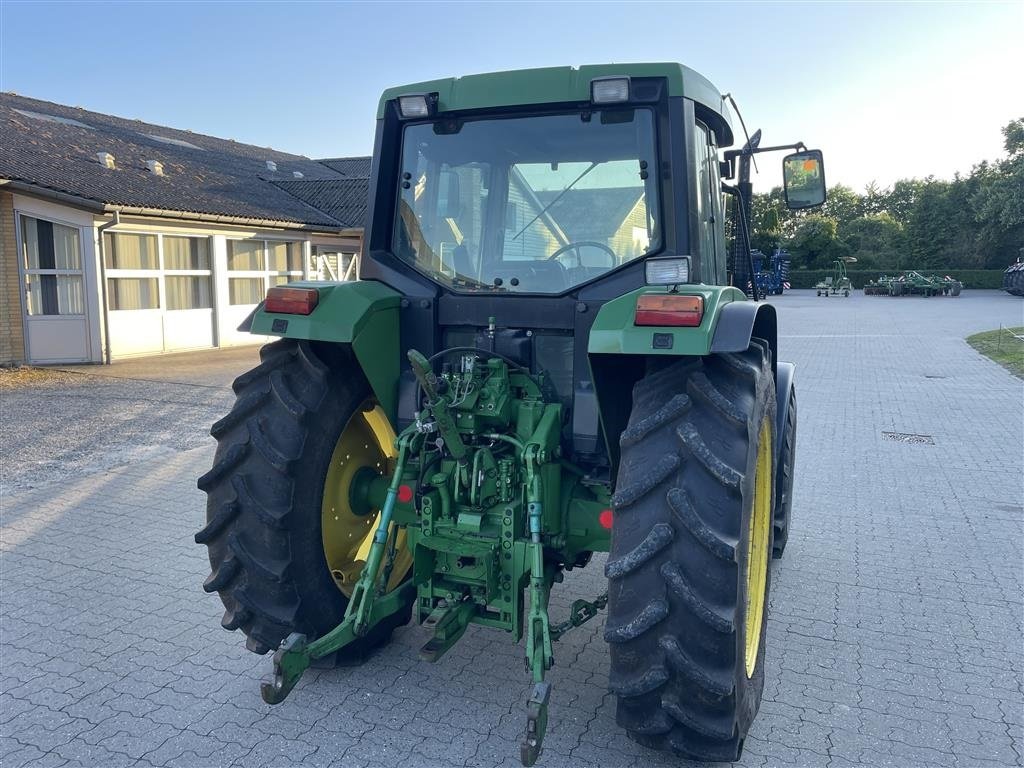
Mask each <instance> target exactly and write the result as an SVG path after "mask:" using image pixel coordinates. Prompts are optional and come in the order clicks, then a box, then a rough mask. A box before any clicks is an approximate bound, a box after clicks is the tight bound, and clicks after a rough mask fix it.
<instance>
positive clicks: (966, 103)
mask: <svg viewBox="0 0 1024 768" xmlns="http://www.w3.org/2000/svg"><path fill="white" fill-rule="evenodd" d="M1021 29H1024V0H1014V1H1013V2H992V3H986V2H970V3H938V2H932V3H925V2H920V3H880V2H870V3H869V2H861V3H839V2H835V3H826V2H820V3H795V2H794V3H769V2H756V3H754V2H751V3H739V2H737V3H727V2H720V3H699V2H694V3H682V2H680V3H670V2H662V3H628V4H627V3H611V2H594V1H592V2H582V3H559V2H553V1H550V0H547V1H545V2H527V1H525V0H521V1H520V2H516V3H504V2H472V3H452V2H445V3H442V2H436V3H429V2H417V3H385V2H375V3H358V2H344V3H343V2H292V3H283V2H261V3H256V2H252V3H241V2H219V3H212V2H178V3H162V2H131V3H89V2H66V3H49V2H13V1H12V0H0V90H3V91H14V92H17V93H20V94H22V95H25V96H32V97H34V98H40V99H46V100H49V101H55V102H59V103H62V104H70V105H75V106H81V107H83V108H86V109H90V110H94V111H98V112H104V113H108V114H114V115H119V116H122V117H128V118H138V119H141V120H145V121H147V122H152V123H157V124H160V125H167V126H172V127H175V128H184V129H190V130H193V131H196V132H198V133H206V134H211V135H214V136H219V137H223V138H232V139H235V140H237V141H240V142H245V143H249V144H255V145H259V146H271V147H274V148H275V149H279V150H282V151H286V152H294V153H297V154H302V155H307V156H309V157H316V158H321V157H338V156H347V155H360V154H370V153H371V152H372V149H373V132H374V119H375V116H376V104H377V99H378V97H379V95H380V92H381V91H382V90H383V89H384V88H386V87H389V86H393V85H401V84H402V83H409V82H416V81H419V80H427V79H431V78H436V77H447V76H452V75H464V74H472V73H475V72H488V71H496V70H505V69H522V68H527V67H539V66H557V65H579V64H590V63H605V62H629V61H679V62H681V63H683V64H686V65H688V66H690V67H692V68H693V69H696V70H697V71H698V72H701V73H702V74H704V75H705V76H706V77H708V78H709V79H710V80H711V81H712V82H713V83H714V84H715V85H716V86H717V87H718V88H719V89H720V90H721V91H722V92H723V93H724V92H727V91H728V92H730V93H732V95H733V97H734V98H735V99H736V101H737V103H738V104H739V106H740V109H741V110H742V113H743V117H744V120H745V121H746V124H747V127H748V129H749V130H750V131H753V130H754V129H756V128H760V129H762V132H763V139H762V145H763V146H764V145H770V144H788V143H794V142H796V141H803V142H804V143H805V144H807V145H808V146H809V147H812V148H820V149H822V150H823V151H824V153H825V165H826V176H827V179H828V182H829V184H830V185H831V184H835V183H842V184H846V185H848V186H851V187H853V188H854V189H857V190H861V189H863V187H864V186H865V185H866V184H868V183H870V182H875V183H877V184H878V185H880V186H882V187H886V186H889V185H891V184H892V183H893V182H894V181H895V180H897V179H900V178H906V177H925V176H928V175H934V176H936V177H938V178H951V177H952V176H953V174H954V173H955V172H958V171H959V172H961V173H967V172H969V171H970V169H971V166H972V165H974V164H975V163H977V162H979V161H981V160H983V159H988V160H993V159H996V158H998V157H1000V156H1001V155H1002V135H1001V134H1000V128H1001V127H1002V126H1004V125H1005V124H1006V123H1008V122H1009V121H1010V120H1012V119H1015V118H1021V117H1024V81H1022V80H1021V67H1022V65H1021V58H1020V57H1021V55H1022V48H1021ZM737 127H738V125H737ZM758 165H759V168H760V173H759V174H758V175H757V176H755V178H754V185H755V189H757V190H758V191H767V190H768V189H770V188H771V187H772V186H775V185H778V184H779V183H780V182H781V156H775V157H773V156H771V155H762V156H761V159H760V161H759V163H758Z"/></svg>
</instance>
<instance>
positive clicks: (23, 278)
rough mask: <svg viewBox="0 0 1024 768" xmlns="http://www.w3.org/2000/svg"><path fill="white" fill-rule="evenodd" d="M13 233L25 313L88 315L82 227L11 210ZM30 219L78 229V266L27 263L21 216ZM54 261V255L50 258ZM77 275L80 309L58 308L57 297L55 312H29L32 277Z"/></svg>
mask: <svg viewBox="0 0 1024 768" xmlns="http://www.w3.org/2000/svg"><path fill="white" fill-rule="evenodd" d="M15 219H16V221H15V237H16V242H15V245H16V248H17V259H18V270H19V274H20V278H19V282H20V288H19V290H20V293H21V294H22V311H23V313H24V315H25V317H31V318H43V317H86V318H87V317H88V315H89V300H88V296H87V295H86V284H85V239H84V238H85V235H84V232H83V229H84V227H82V226H81V225H79V224H73V223H71V222H67V221H61V220H59V219H52V218H48V217H45V216H38V215H34V214H31V213H24V212H22V211H16V212H15ZM26 219H32V220H33V221H45V222H47V223H48V224H56V225H58V226H61V227H65V228H67V229H73V230H75V231H76V232H78V264H79V267H78V269H58V268H56V267H54V268H53V269H48V268H41V267H40V268H36V267H30V266H29V262H28V251H27V248H28V243H27V241H26V239H25V220H26ZM54 263H56V258H55V260H54ZM50 275H52V276H54V277H77V278H78V280H79V287H80V290H81V296H82V311H81V312H74V313H64V312H60V311H59V310H60V299H59V297H58V305H57V309H58V311H57V313H56V314H47V313H42V314H36V313H33V312H32V298H31V295H32V293H31V288H30V287H29V286H30V284H31V282H32V280H31V279H32V278H33V277H37V278H38V277H45V276H50Z"/></svg>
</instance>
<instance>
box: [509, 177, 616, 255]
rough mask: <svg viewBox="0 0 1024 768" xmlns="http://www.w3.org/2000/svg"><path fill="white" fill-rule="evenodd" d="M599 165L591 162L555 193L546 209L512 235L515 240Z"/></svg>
mask: <svg viewBox="0 0 1024 768" xmlns="http://www.w3.org/2000/svg"><path fill="white" fill-rule="evenodd" d="M597 165H598V164H597V163H591V164H590V167H589V168H587V169H586V170H585V171H583V173H581V174H580V175H579V176H577V177H576V178H575V179H573V181H572V184H570V185H569V186H568V187H566V188H565V189H563V190H562V191H561V192H559V193H558V194H557V195H555V199H554V200H552V201H551V202H550V203H548V204H547V205H545V206H544V209H543V210H542V211H541V212H540V213H538V214H537V215H536V216H534V217H533V218H532V219H530V221H529V222H528V223H527V225H526V226H525V227H523V228H522V229H520V230H519V231H518V232H516V233H515V235H513V236H512V239H513V240H515V239H517V238H518V237H519V236H520V235H521V234H523V232H525V231H526V230H528V229H529V228H530V224H533V222H535V221H536V220H537V219H539V218H540V217H541V216H543V215H544V214H545V213H547V212H548V210H549V209H550V208H551V206H552V205H554V204H555V203H557V202H558V201H559V200H561V199H562V195H564V194H565V193H566V192H568V191H569V190H570V189H572V188H573V187H574V186H576V182H578V181H579V180H580V179H582V178H583V177H584V176H586V175H587V174H588V173H590V172H591V171H592V170H594V169H595V168H596V167H597Z"/></svg>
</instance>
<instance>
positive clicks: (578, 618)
mask: <svg viewBox="0 0 1024 768" xmlns="http://www.w3.org/2000/svg"><path fill="white" fill-rule="evenodd" d="M725 98H727V97H723V96H722V95H721V94H720V93H719V92H718V91H717V90H716V89H715V87H714V86H713V85H712V84H711V83H710V82H709V81H708V80H706V79H705V78H704V77H702V76H701V75H699V74H697V73H696V72H694V71H692V70H690V69H688V68H686V67H683V66H681V65H678V64H629V65H598V66H584V67H579V68H570V67H564V68H550V69H536V70H524V71H515V72H502V73H493V74H483V75H473V76H467V77H462V78H453V79H443V80H435V81H431V82H423V83H417V84H414V85H409V86H405V87H400V88H393V89H390V90H387V91H386V92H385V93H384V94H383V96H382V97H381V99H380V103H379V109H378V113H377V124H376V139H375V148H374V155H373V161H372V170H371V179H370V201H369V217H368V222H367V226H366V232H365V240H364V245H363V253H362V256H361V263H360V269H359V279H358V280H356V281H351V282H337V283H332V282H313V281H308V282H293V283H290V284H287V285H284V286H278V287H274V288H272V289H271V290H270V291H269V292H268V293H267V295H266V298H265V300H264V302H263V303H262V304H261V305H259V306H258V307H257V308H256V310H255V311H254V312H253V313H252V314H251V315H250V317H249V318H248V319H247V320H246V321H245V323H243V325H242V328H243V330H247V331H249V332H251V333H253V334H259V335H265V336H274V337H279V338H278V340H276V341H273V342H272V343H269V344H267V345H266V346H265V347H263V349H262V351H261V360H262V362H261V363H260V364H259V365H258V366H257V367H256V368H254V369H253V370H251V371H249V372H248V373H245V374H243V375H241V376H239V377H238V378H237V379H236V380H235V382H234V384H233V387H234V392H235V394H236V396H237V399H236V401H235V403H234V406H233V407H232V409H231V411H230V412H229V413H228V414H227V415H226V416H225V417H224V418H222V419H221V420H220V421H218V422H216V423H215V424H214V425H213V427H212V429H211V434H212V435H213V436H214V437H215V438H216V440H217V450H216V454H215V458H214V463H213V467H212V469H210V471H209V472H207V473H206V474H204V475H203V476H202V477H201V478H200V479H199V481H198V485H199V488H200V489H202V490H203V491H205V492H206V493H207V495H208V501H207V522H206V525H205V527H203V528H202V530H200V531H199V532H198V533H197V534H196V537H195V538H196V541H197V542H198V543H201V544H204V545H206V546H207V547H208V554H209V560H210V563H211V566H212V572H211V574H210V576H209V578H208V579H207V580H206V582H205V584H204V588H205V590H206V591H207V592H217V593H219V595H220V598H221V600H222V601H223V605H224V609H225V611H224V617H223V620H222V625H223V627H224V628H226V629H228V630H241V631H242V632H243V633H244V634H245V635H246V637H247V641H246V646H247V647H248V649H249V650H250V651H253V652H255V653H258V654H266V653H268V652H273V674H272V676H271V677H270V679H269V680H268V681H266V682H264V683H263V684H262V686H261V693H262V696H263V698H264V700H265V701H267V702H268V703H272V704H275V703H278V702H280V701H282V700H283V699H284V698H285V697H286V696H287V695H288V693H289V692H290V691H291V690H292V688H293V686H294V685H295V684H296V682H297V681H298V680H299V678H300V677H301V675H302V674H303V672H304V670H306V669H307V668H308V667H309V666H310V665H311V664H312V663H313V662H314V661H317V660H319V662H320V663H332V662H333V663H355V662H359V661H361V660H363V659H366V658H368V657H370V655H371V654H372V652H373V650H374V649H376V648H379V647H380V646H382V645H383V644H385V643H387V642H388V641H389V639H390V638H391V636H392V633H393V632H394V631H395V630H396V629H397V628H399V627H403V626H404V625H406V624H407V623H409V622H410V620H415V623H416V624H418V625H420V627H421V629H419V630H411V631H416V632H422V633H423V640H424V643H423V645H422V649H421V650H420V653H419V655H420V658H421V659H423V660H425V661H435V660H437V659H439V658H440V657H441V656H442V655H444V654H445V653H447V652H449V651H450V650H451V649H452V648H453V647H454V646H455V645H456V644H457V643H458V641H459V639H460V637H462V636H463V634H464V633H465V631H466V629H467V627H469V625H471V624H475V625H482V626H483V627H488V628H491V629H492V630H493V631H494V632H495V634H496V641H497V635H498V634H499V633H504V634H505V636H507V637H508V638H509V640H510V641H511V642H520V641H522V640H523V638H524V637H525V643H524V646H525V647H524V650H525V664H526V669H527V671H528V672H529V674H530V675H531V676H532V683H531V684H530V685H531V686H532V687H528V686H526V684H525V683H524V691H525V690H527V688H528V690H529V693H528V694H527V695H526V696H524V698H526V699H527V702H526V707H525V710H526V711H525V726H524V728H523V731H522V734H523V736H522V743H521V751H520V759H521V761H522V763H523V764H524V765H527V766H529V765H533V764H534V763H535V762H536V761H537V760H538V758H539V756H540V752H541V748H542V744H543V739H544V735H545V730H546V726H547V717H548V702H549V699H550V695H551V683H550V681H549V680H547V679H546V676H547V673H548V672H549V670H550V669H551V668H552V665H553V664H554V663H555V660H556V658H558V654H557V653H556V648H557V641H558V640H559V638H561V637H562V636H563V635H564V634H565V633H566V632H569V631H572V629H573V628H575V627H578V626H579V625H581V624H583V623H584V622H587V621H589V620H591V619H592V618H593V617H594V616H596V615H598V614H599V613H600V612H602V611H606V621H605V627H604V640H605V641H606V643H607V646H608V652H609V681H610V682H609V684H610V689H611V692H612V693H614V694H615V696H617V722H618V723H619V724H620V725H621V726H622V727H623V728H625V730H626V731H627V733H628V734H629V736H630V737H632V738H633V739H634V740H636V741H637V742H639V743H640V744H643V745H646V746H648V747H652V748H656V749H663V750H669V751H673V752H675V753H677V754H679V755H681V756H685V757H689V758H696V759H699V760H708V761H719V760H726V761H728V760H735V759H737V758H738V757H739V755H740V753H741V750H742V747H743V741H744V738H745V737H746V735H747V731H748V729H749V728H750V726H751V722H752V721H753V719H754V717H755V714H756V713H757V710H758V707H759V704H760V700H761V694H762V688H763V686H764V680H765V665H764V659H765V626H766V617H767V611H768V590H769V582H770V569H769V563H770V560H771V558H772V557H773V556H775V557H779V556H781V554H782V552H783V549H784V548H785V546H786V541H787V537H788V535H789V520H790V509H791V506H792V490H793V478H794V456H795V446H796V416H797V410H796V395H795V391H794V386H793V380H794V367H793V365H792V364H790V363H786V362H782V361H780V360H779V358H778V346H777V340H778V332H777V318H776V312H775V309H774V308H773V307H772V306H771V305H770V304H767V303H765V302H763V301H761V300H760V298H761V297H760V296H759V292H758V290H757V288H756V287H755V288H754V296H753V300H749V299H748V297H747V296H746V295H745V291H744V288H745V285H746V282H747V279H746V277H740V278H737V275H738V274H742V275H744V276H745V275H750V274H752V273H753V269H752V264H751V263H750V238H749V219H750V215H749V211H750V197H751V185H750V180H749V166H750V161H751V158H752V157H753V155H754V154H755V153H757V152H766V151H776V150H793V151H792V152H791V154H789V155H787V156H786V158H784V161H783V176H784V181H785V185H786V193H787V203H788V204H789V205H790V206H791V207H793V208H812V207H815V206H817V205H820V204H821V203H822V202H824V195H825V191H824V168H823V159H822V155H821V152H820V151H818V150H807V149H806V147H805V146H804V145H803V144H802V143H799V144H792V145H786V146H778V147H769V148H764V149H762V148H760V147H759V132H758V133H757V134H755V138H754V139H748V140H747V142H746V144H745V145H744V146H743V147H742V148H740V149H733V150H728V151H725V152H724V153H723V152H722V150H721V148H723V147H728V146H730V145H731V144H733V143H734V135H733V128H732V124H731V119H732V118H731V116H730V112H729V110H728V108H727V107H726V105H725ZM737 175H738V177H739V179H738V182H737V183H736V184H729V183H725V182H724V181H723V179H732V178H736V176H737ZM723 193H724V194H727V195H729V196H731V198H732V200H733V204H732V205H731V206H729V207H730V209H731V211H732V213H731V216H732V217H734V218H735V219H736V224H735V226H734V231H736V232H738V233H739V234H738V237H736V238H735V240H736V241H735V242H733V243H732V244H731V246H730V245H729V244H727V241H726V239H725V233H724V229H723V221H724V217H725V214H724V209H725V207H726V206H725V203H724V195H723ZM739 281H742V285H743V286H744V287H737V285H738V283H739ZM604 552H607V553H608V555H607V560H606V561H604V558H598V559H597V561H598V562H602V561H603V567H604V573H605V576H606V577H607V589H606V590H605V591H603V592H602V593H601V594H598V595H593V596H592V597H591V599H578V600H576V601H575V602H574V603H573V605H572V606H571V610H570V613H569V615H568V616H550V615H549V610H548V606H549V595H550V594H551V590H552V589H553V588H554V586H555V585H556V584H557V583H559V582H561V581H562V579H563V574H564V572H566V571H569V570H571V569H574V568H583V567H587V565H588V563H590V562H591V559H592V557H593V555H594V553H604Z"/></svg>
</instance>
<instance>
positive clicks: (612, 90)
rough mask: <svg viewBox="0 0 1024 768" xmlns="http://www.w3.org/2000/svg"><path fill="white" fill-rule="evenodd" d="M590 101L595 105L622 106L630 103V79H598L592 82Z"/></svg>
mask: <svg viewBox="0 0 1024 768" xmlns="http://www.w3.org/2000/svg"><path fill="white" fill-rule="evenodd" d="M590 100H591V101H592V102H593V103H594V104H621V103H622V102H624V101H629V78H628V77H598V78H595V79H593V80H591V81H590Z"/></svg>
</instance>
